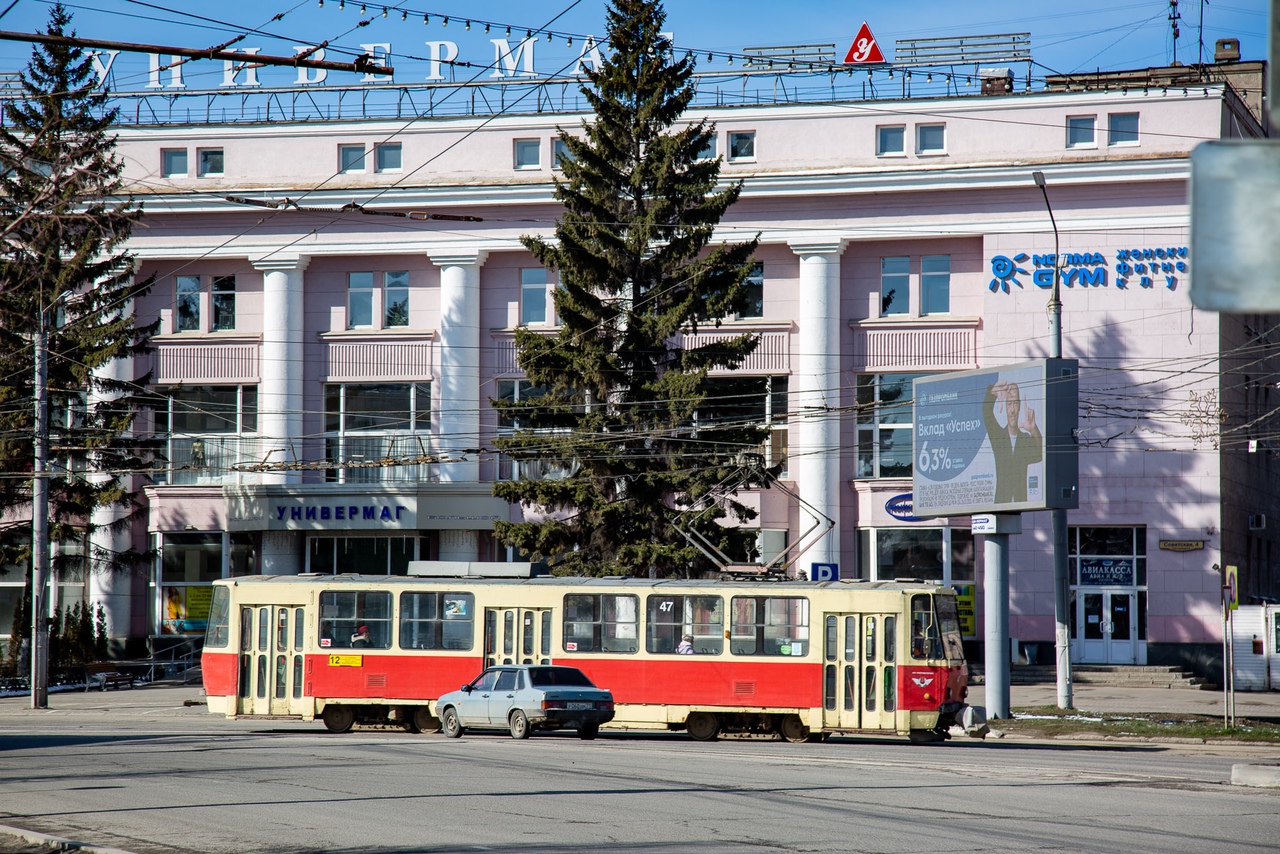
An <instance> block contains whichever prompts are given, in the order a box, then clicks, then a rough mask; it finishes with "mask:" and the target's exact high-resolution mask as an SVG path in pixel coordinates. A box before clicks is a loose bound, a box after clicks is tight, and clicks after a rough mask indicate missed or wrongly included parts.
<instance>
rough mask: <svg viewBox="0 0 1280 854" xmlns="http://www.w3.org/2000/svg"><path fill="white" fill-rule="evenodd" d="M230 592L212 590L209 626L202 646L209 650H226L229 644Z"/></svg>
mask: <svg viewBox="0 0 1280 854" xmlns="http://www.w3.org/2000/svg"><path fill="white" fill-rule="evenodd" d="M230 622H231V591H230V590H228V589H227V588H225V587H215V588H213V600H212V601H211V602H210V603H209V626H208V628H207V629H206V630H205V634H204V645H205V646H206V647H208V648H209V649H226V648H227V645H228V644H230V643H231V627H230Z"/></svg>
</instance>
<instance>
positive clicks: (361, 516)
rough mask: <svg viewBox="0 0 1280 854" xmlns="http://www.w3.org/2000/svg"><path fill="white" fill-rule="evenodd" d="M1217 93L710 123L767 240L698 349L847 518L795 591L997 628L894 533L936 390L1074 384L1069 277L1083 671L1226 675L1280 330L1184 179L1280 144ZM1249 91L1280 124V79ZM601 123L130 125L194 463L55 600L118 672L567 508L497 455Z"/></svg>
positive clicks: (1040, 630)
mask: <svg viewBox="0 0 1280 854" xmlns="http://www.w3.org/2000/svg"><path fill="white" fill-rule="evenodd" d="M1200 79H1201V81H1202V82H1201V83H1200V84H1199V85H1188V86H1178V85H1174V86H1168V85H1166V86H1164V87H1158V86H1153V85H1147V86H1145V87H1143V86H1138V85H1133V84H1132V82H1131V81H1130V82H1128V83H1126V82H1125V81H1123V80H1119V81H1111V82H1110V83H1108V84H1107V85H1105V86H1086V85H1082V84H1077V85H1073V81H1069V80H1065V81H1064V80H1059V81H1058V85H1056V86H1054V87H1050V88H1047V89H1044V90H1041V91H1030V92H1021V93H1004V92H1001V94H996V95H986V96H984V95H979V94H973V95H968V96H952V97H927V98H902V99H892V100H886V99H876V100H860V99H850V100H835V101H830V100H829V101H826V102H821V103H818V102H815V103H781V102H771V103H767V104H757V105H753V106H724V107H716V106H707V107H699V108H698V109H697V111H696V114H691V115H690V116H689V118H690V119H697V118H702V117H704V116H705V117H706V118H708V119H710V120H712V121H714V122H715V124H716V128H717V134H716V144H715V150H714V151H709V152H707V153H708V155H709V156H720V157H722V158H723V168H722V176H723V178H724V180H726V181H737V180H741V181H743V182H744V190H743V193H742V197H741V200H740V201H739V202H738V203H737V204H736V205H735V206H734V207H733V208H731V209H730V210H729V212H728V214H727V216H726V217H725V219H724V221H723V222H722V223H721V226H720V228H719V230H718V232H717V235H718V237H723V238H724V239H727V240H735V239H744V238H747V237H750V236H752V235H755V234H759V235H760V248H759V251H758V253H757V261H758V267H757V275H756V276H755V277H753V281H752V286H753V288H754V292H753V293H754V295H755V297H756V298H755V300H754V305H753V308H752V310H751V311H750V312H749V314H748V315H744V316H740V317H737V318H734V319H731V320H730V321H728V322H727V323H726V324H725V325H724V327H723V328H722V329H721V330H719V331H705V330H703V331H700V332H699V333H698V336H699V337H705V336H709V335H718V334H720V335H723V334H737V333H739V332H741V331H744V330H751V331H754V332H756V333H757V334H758V335H759V337H760V346H759V348H758V349H757V350H756V352H755V353H754V354H753V355H752V356H751V357H750V358H749V359H748V361H747V363H746V364H745V365H743V366H742V368H741V370H740V371H739V372H738V373H739V374H740V375H745V376H751V377H755V378H758V381H759V382H758V389H759V394H758V398H757V399H756V400H754V401H752V402H751V411H752V412H753V414H754V415H753V417H758V418H759V419H760V420H761V421H762V422H763V423H767V424H769V425H770V426H771V427H772V431H773V432H772V438H771V440H770V441H769V442H767V443H766V446H765V448H764V449H763V450H764V451H765V453H766V454H767V455H768V457H769V458H770V461H771V462H783V463H785V465H784V475H783V478H784V480H786V481H787V482H788V483H790V484H792V485H793V486H794V487H795V488H796V489H797V490H798V491H799V493H800V495H801V496H802V497H803V498H804V499H805V500H806V501H807V502H809V503H811V504H813V505H814V506H816V507H818V508H819V509H820V510H821V511H822V512H823V513H824V514H825V515H826V516H828V517H830V518H831V519H832V520H834V521H835V527H834V528H833V529H832V530H831V531H830V533H828V534H827V535H826V536H825V537H823V538H822V539H821V540H820V541H819V542H818V543H817V544H816V545H815V546H814V547H812V548H811V549H810V550H809V551H808V552H807V553H806V554H805V555H804V558H803V561H802V563H801V567H805V568H807V567H808V566H809V565H810V564H811V563H835V564H838V566H839V573H840V575H841V576H842V577H846V578H865V579H885V578H896V577H913V578H925V579H931V580H936V581H940V582H943V583H948V584H954V585H957V586H958V587H960V588H962V590H964V591H965V592H967V593H968V594H970V595H973V597H974V601H975V602H977V603H981V602H982V595H981V583H982V565H981V564H982V559H981V552H982V549H981V547H980V545H981V538H980V537H978V538H975V536H974V535H973V534H971V533H970V530H969V519H968V518H967V517H962V518H942V519H915V518H914V517H912V516H911V515H910V513H909V512H903V510H902V506H903V502H901V501H896V502H895V500H894V499H897V498H900V497H901V496H903V495H904V494H907V493H910V492H911V479H910V478H911V471H912V465H913V460H912V443H911V434H912V430H911V427H912V423H911V407H910V399H911V381H912V379H914V378H915V377H918V376H921V375H928V374H933V373H937V372H944V371H959V370H968V369H975V368H982V367H992V366H1001V365H1005V364H1014V363H1017V362H1022V361H1026V360H1028V359H1032V358H1039V357H1043V356H1046V355H1048V353H1049V346H1050V345H1049V340H1048V325H1047V318H1046V305H1047V301H1048V296H1049V290H1048V288H1049V286H1050V285H1051V284H1052V277H1053V269H1054V266H1055V260H1056V261H1057V263H1058V266H1059V267H1060V269H1061V275H1062V277H1063V278H1062V285H1063V287H1062V294H1063V355H1064V356H1066V357H1068V358H1075V359H1078V360H1079V362H1080V411H1079V429H1078V434H1077V439H1078V445H1079V452H1080V472H1081V479H1080V506H1079V509H1077V510H1073V511H1071V512H1070V514H1069V525H1070V568H1071V585H1072V586H1071V591H1072V621H1073V622H1072V625H1073V638H1074V641H1073V653H1072V654H1073V658H1074V659H1075V660H1076V661H1078V662H1106V663H1147V662H1152V663H1156V662H1173V663H1187V664H1191V665H1194V666H1198V667H1200V668H1201V669H1206V668H1211V664H1210V663H1209V662H1210V659H1211V658H1212V657H1213V653H1214V651H1215V650H1217V649H1218V648H1219V645H1220V643H1221V612H1220V598H1219V597H1220V588H1221V585H1222V575H1221V567H1222V566H1225V565H1227V564H1233V565H1238V566H1239V567H1240V568H1241V578H1242V587H1243V592H1244V594H1246V596H1247V595H1249V594H1252V595H1256V596H1271V597H1274V596H1277V595H1280V573H1277V571H1276V564H1275V557H1277V556H1273V549H1272V543H1273V541H1274V539H1275V537H1276V528H1277V526H1280V469H1278V468H1277V462H1276V459H1275V451H1274V450H1273V449H1272V444H1271V443H1270V442H1269V441H1268V440H1267V438H1266V437H1267V435H1268V431H1269V430H1271V429H1273V428H1272V425H1273V424H1274V419H1273V418H1272V412H1273V409H1274V403H1273V402H1272V401H1271V400H1270V398H1271V396H1272V391H1273V390H1274V388H1275V387H1276V383H1277V380H1280V375H1278V374H1280V371H1278V370H1277V369H1278V368H1280V362H1278V361H1277V358H1276V356H1275V353H1276V348H1275V341H1276V338H1277V334H1278V333H1277V332H1276V330H1275V323H1276V318H1274V317H1233V316H1227V315H1218V314H1212V313H1207V312H1203V311H1199V310H1197V309H1195V308H1194V307H1192V305H1191V302H1190V299H1189V286H1190V276H1191V275H1192V274H1193V265H1194V259H1193V258H1191V257H1189V252H1188V245H1189V239H1188V229H1189V221H1188V205H1187V192H1188V184H1189V166H1188V159H1187V158H1188V155H1189V153H1190V151H1191V149H1192V148H1193V147H1194V146H1195V145H1196V144H1198V143H1199V142H1202V141H1204V140H1206V139H1220V138H1229V137H1244V138H1252V137H1261V136H1264V135H1265V128H1264V126H1263V124H1261V119H1260V117H1259V116H1258V115H1257V114H1256V113H1255V112H1253V111H1251V109H1250V106H1249V103H1247V102H1246V99H1245V97H1242V96H1241V91H1240V89H1241V87H1240V84H1239V81H1238V80H1236V81H1235V82H1232V83H1228V82H1225V81H1224V80H1222V79H1221V78H1219V79H1210V78H1209V77H1207V76H1205V75H1201V78H1200ZM1245 79H1256V81H1257V84H1256V85H1257V87H1258V89H1257V90H1256V91H1255V92H1254V96H1255V97H1256V96H1257V95H1258V93H1259V92H1260V91H1261V85H1262V79H1263V74H1262V70H1261V68H1260V67H1257V68H1256V76H1249V77H1246V78H1245ZM1166 82H1167V81H1166ZM975 91H976V90H975ZM992 91H999V90H998V89H997V87H992ZM589 120H590V116H589V115H587V114H585V113H579V112H573V111H550V112H533V113H525V114H517V113H514V112H511V111H504V112H501V113H499V114H496V115H485V116H479V115H461V116H445V117H438V118H418V119H413V120H408V121H405V120H400V119H395V120H390V119H385V118H383V119H378V118H367V119H366V118H353V119H336V118H329V119H325V120H309V121H283V122H279V121H277V122H269V121H258V122H238V121H205V120H203V119H202V120H201V121H191V122H188V121H182V122H172V121H166V122H160V121H155V122H152V123H147V122H144V121H137V122H134V123H131V124H127V125H124V126H122V127H121V129H120V141H119V146H118V151H119V153H120V155H121V156H122V157H123V158H124V161H125V163H126V168H125V175H126V178H127V179H128V180H129V182H130V186H131V189H132V190H133V191H134V192H135V193H137V194H138V196H139V197H140V198H142V200H143V201H144V205H145V211H146V217H145V219H144V220H143V223H142V225H141V226H140V227H139V228H137V229H136V230H135V233H134V236H133V239H132V241H131V244H130V245H131V248H132V250H133V251H134V252H136V253H137V255H138V257H139V259H140V266H139V270H138V275H139V276H143V277H146V276H154V277H155V285H154V287H153V288H152V290H151V293H150V295H149V296H148V297H146V298H145V299H143V300H140V301H139V303H138V304H137V306H136V307H135V309H136V312H137V314H138V316H139V318H140V319H141V320H142V321H144V322H150V321H153V320H158V321H159V327H160V328H159V333H158V334H157V336H156V337H155V339H154V341H153V344H154V347H155V350H154V357H153V362H152V364H150V365H148V366H145V367H149V368H150V369H151V371H152V390H153V391H154V393H155V400H156V405H155V407H154V409H153V410H152V412H150V413H147V414H146V415H145V416H144V417H143V418H142V419H140V421H139V424H138V429H140V430H145V431H149V432H153V433H154V434H155V435H157V436H159V437H162V438H163V439H164V442H165V448H166V456H167V460H168V462H167V464H165V465H163V466H160V467H159V468H158V469H157V470H156V471H155V472H153V473H152V475H151V478H150V480H149V482H148V483H146V484H145V487H144V493H145V498H146V502H147V505H148V507H149V520H148V523H147V529H146V530H145V531H142V530H139V531H137V532H135V534H134V535H133V538H134V541H135V542H136V543H137V544H139V545H148V546H150V547H152V548H154V549H155V550H156V554H157V558H156V561H155V565H154V567H153V568H152V570H151V574H150V576H149V577H148V578H145V579H143V578H100V577H97V576H95V575H92V574H90V576H89V578H88V580H87V581H84V582H79V584H80V586H77V584H76V583H71V584H69V589H68V591H67V592H66V593H65V594H64V597H70V598H74V597H76V596H84V597H88V598H90V599H91V600H93V601H97V602H103V603H105V604H106V605H107V610H108V621H109V627H110V633H111V635H112V636H113V637H115V638H132V639H135V641H136V640H138V639H143V638H146V639H149V640H150V641H151V643H152V644H153V645H156V644H161V643H164V642H166V641H170V640H175V639H183V638H188V637H198V636H199V634H200V633H201V631H202V629H203V617H204V615H205V612H206V611H207V604H208V594H209V587H208V585H209V582H210V581H211V580H212V579H214V578H220V577H228V576H238V575H247V574H254V573H301V572H318V573H335V572H337V573H341V572H368V573H391V574H395V573H404V572H405V571H406V568H407V564H408V562H409V561H410V560H414V559H454V560H502V559H513V558H515V557H516V556H514V555H511V554H510V553H509V552H508V551H507V550H506V549H505V548H503V547H502V546H500V545H499V544H498V543H497V542H496V541H495V539H494V537H493V523H494V521H496V520H500V519H501V520H512V521H516V520H519V519H520V518H521V513H522V512H523V511H522V510H521V508H520V507H518V506H508V505H507V504H506V503H505V502H502V501H499V500H497V499H495V498H494V497H493V496H492V485H493V483H494V482H495V481H496V480H499V479H503V478H510V477H521V476H524V477H554V476H555V475H556V473H555V472H554V471H547V470H544V469H543V468H542V467H539V466H537V465H531V464H527V463H526V464H523V465H521V464H516V463H513V462H512V461H511V460H509V459H505V458H504V457H502V456H501V455H500V454H498V453H496V452H494V451H493V450H492V448H493V440H494V439H495V437H497V436H498V435H500V433H501V432H502V431H503V429H504V425H503V424H502V423H501V422H500V420H499V418H498V417H497V416H496V414H495V412H494V410H493V409H492V407H491V405H490V401H491V400H493V399H496V398H517V397H519V396H520V395H522V394H526V393H528V391H529V386H528V384H527V383H526V382H525V381H524V379H523V377H522V375H521V372H520V371H519V369H518V367H517V363H516V358H515V350H514V343H513V334H514V330H515V329H516V328H517V327H520V326H525V327H528V328H531V329H545V330H547V331H548V332H551V331H553V330H554V329H555V327H556V317H555V309H554V302H553V292H554V289H555V286H556V283H555V275H554V271H548V270H545V269H542V268H541V267H539V266H538V265H537V263H536V262H535V261H534V259H533V258H532V256H531V255H530V254H529V253H528V252H527V251H525V250H524V249H523V247H522V246H521V244H520V242H519V238H520V236H521V235H525V234H540V235H544V236H548V235H550V234H551V233H552V230H553V227H554V222H555V219H556V216H557V213H558V210H557V206H556V204H555V203H554V202H553V199H552V187H553V183H552V182H553V178H554V177H555V176H556V175H557V169H556V166H557V162H558V160H557V158H558V157H560V156H561V154H562V152H561V151H560V150H559V149H558V146H557V129H558V128H565V129H567V130H569V131H570V132H574V131H575V129H579V128H580V127H581V124H582V122H584V121H589ZM1034 171H1040V172H1042V173H1043V174H1044V177H1045V179H1046V181H1047V187H1048V193H1049V196H1050V199H1051V202H1052V205H1053V212H1054V215H1055V217H1056V226H1057V239H1058V242H1059V244H1060V246H1059V251H1058V253H1057V256H1056V259H1055V231H1054V229H1053V228H1052V227H1051V225H1050V218H1049V215H1048V212H1047V211H1046V207H1045V200H1044V197H1043V196H1042V195H1041V192H1040V190H1039V189H1038V187H1037V186H1036V184H1035V183H1034V182H1033V180H1032V173H1033V172H1034ZM439 215H443V217H444V218H432V217H437V216H439ZM746 500H747V503H749V504H751V505H752V506H754V507H755V508H756V509H758V511H759V518H758V525H759V528H760V541H761V543H762V547H763V549H764V550H765V551H766V552H770V551H773V552H776V551H778V550H780V549H781V548H782V547H784V545H785V544H786V543H787V542H788V541H789V540H794V538H796V537H797V536H799V535H800V533H801V532H803V531H804V530H805V529H806V528H807V527H808V525H809V521H808V519H807V517H806V516H805V515H804V513H803V512H802V511H801V509H800V508H799V507H797V506H795V505H794V504H793V503H792V502H790V501H789V500H788V499H787V496H786V495H784V494H782V493H779V492H778V491H776V490H774V491H764V492H759V493H753V494H751V495H749V496H747V497H746ZM1022 524H1023V531H1024V533H1022V534H1021V535H1017V536H1014V537H1013V538H1012V541H1011V561H1010V565H1011V572H1010V578H1011V597H1012V599H1011V607H1010V613H1011V625H1010V630H1011V635H1012V636H1014V637H1016V638H1018V639H1020V640H1021V641H1023V642H1024V643H1025V644H1027V646H1026V647H1025V648H1026V650H1027V651H1028V652H1029V655H1030V658H1031V659H1032V660H1035V658H1036V656H1037V654H1039V655H1041V656H1042V660H1043V661H1045V662H1046V663H1047V662H1049V661H1050V660H1051V659H1050V658H1049V657H1048V655H1049V653H1048V651H1047V650H1048V648H1051V647H1052V639H1053V633H1054V616H1053V615H1054V606H1053V587H1052V578H1053V570H1052V555H1051V537H1050V522H1049V514H1048V513H1047V512H1045V513H1029V514H1025V515H1024V518H1023V523H1022ZM107 536H108V535H106V534H103V535H102V537H107ZM116 536H118V537H123V538H127V537H128V536H129V535H128V534H120V535H116ZM102 544H104V545H107V546H109V547H110V546H111V543H108V542H104V543H102ZM116 545H117V546H119V545H121V543H120V542H116ZM69 547H70V546H69ZM7 592H8V593H9V594H10V595H11V594H12V591H11V590H8V591H7ZM0 595H2V594H0ZM11 598H12V597H11ZM10 609H12V606H10ZM976 611H977V612H976V614H975V619H974V621H973V623H972V624H971V626H970V627H969V631H970V634H971V636H972V637H973V638H975V639H980V638H981V636H982V616H983V615H982V613H981V607H980V605H979V606H978V607H977V609H976ZM2 617H3V615H2V614H0V623H3V619H2ZM1038 647H1041V648H1038Z"/></svg>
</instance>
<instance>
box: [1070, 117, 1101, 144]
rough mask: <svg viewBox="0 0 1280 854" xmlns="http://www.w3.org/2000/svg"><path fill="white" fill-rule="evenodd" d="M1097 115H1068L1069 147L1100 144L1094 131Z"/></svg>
mask: <svg viewBox="0 0 1280 854" xmlns="http://www.w3.org/2000/svg"><path fill="white" fill-rule="evenodd" d="M1097 121H1098V119H1097V117H1096V116H1067V148H1093V147H1094V146H1096V145H1097V144H1098V140H1097V136H1096V134H1095V133H1094V126H1095V125H1096V124H1097Z"/></svg>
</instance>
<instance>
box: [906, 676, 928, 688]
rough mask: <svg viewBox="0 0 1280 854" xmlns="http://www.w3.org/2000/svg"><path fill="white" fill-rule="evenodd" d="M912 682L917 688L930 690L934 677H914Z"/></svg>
mask: <svg viewBox="0 0 1280 854" xmlns="http://www.w3.org/2000/svg"><path fill="white" fill-rule="evenodd" d="M911 681H912V682H914V683H915V685H916V687H917V688H928V687H929V686H930V685H932V684H933V677H932V676H912V677H911Z"/></svg>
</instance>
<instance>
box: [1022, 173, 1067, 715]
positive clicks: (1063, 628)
mask: <svg viewBox="0 0 1280 854" xmlns="http://www.w3.org/2000/svg"><path fill="white" fill-rule="evenodd" d="M1031 177H1032V179H1033V180H1034V181H1035V182H1036V186H1037V187H1039V188H1040V193H1041V195H1043V196H1044V207H1045V210H1047V211H1048V212H1049V223H1050V225H1052V226H1053V294H1052V296H1050V297H1049V355H1050V356H1051V357H1053V358H1055V359H1059V358H1062V290H1061V286H1060V281H1061V278H1062V276H1061V262H1060V258H1061V252H1060V248H1059V242H1058V221H1057V220H1056V219H1054V216H1053V205H1051V204H1050V203H1049V188H1048V186H1047V185H1046V184H1045V180H1044V173H1043V172H1041V171H1039V170H1036V171H1035V172H1032V173H1031ZM1050 514H1051V516H1052V519H1053V622H1054V643H1053V647H1054V653H1055V658H1056V662H1055V663H1056V671H1057V677H1058V679H1057V681H1058V707H1059V708H1061V709H1070V708H1074V700H1073V698H1072V690H1071V627H1070V623H1069V622H1068V620H1070V618H1071V615H1070V614H1069V613H1068V607H1067V606H1068V604H1069V602H1070V596H1069V593H1070V578H1069V576H1068V572H1067V511H1066V510H1064V509H1059V508H1055V509H1054V510H1051V511H1050Z"/></svg>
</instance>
